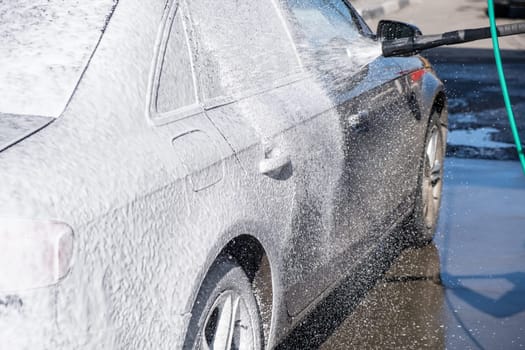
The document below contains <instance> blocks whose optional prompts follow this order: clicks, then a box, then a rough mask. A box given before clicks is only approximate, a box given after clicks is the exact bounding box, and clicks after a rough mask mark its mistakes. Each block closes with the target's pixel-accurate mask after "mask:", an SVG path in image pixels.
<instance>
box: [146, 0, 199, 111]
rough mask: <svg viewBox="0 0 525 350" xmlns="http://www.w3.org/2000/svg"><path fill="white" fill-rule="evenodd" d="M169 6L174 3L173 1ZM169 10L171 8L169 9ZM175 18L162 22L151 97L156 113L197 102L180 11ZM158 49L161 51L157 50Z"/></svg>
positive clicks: (178, 108)
mask: <svg viewBox="0 0 525 350" xmlns="http://www.w3.org/2000/svg"><path fill="white" fill-rule="evenodd" d="M172 6H176V5H175V4H173V5H172ZM172 11H173V10H172ZM175 11H176V12H175V17H174V18H173V20H172V21H171V22H170V19H168V22H167V23H166V25H167V26H168V27H167V28H166V29H165V34H164V40H163V44H162V45H161V50H162V48H163V45H165V51H164V55H163V56H160V55H159V58H158V60H159V61H158V62H157V66H158V67H157V71H158V72H159V71H160V76H159V77H158V78H157V80H158V85H157V90H156V94H155V98H154V106H155V110H156V112H157V113H167V112H171V111H176V110H180V109H184V108H185V107H187V106H191V105H195V104H196V103H197V94H196V88H195V83H194V79H193V70H192V62H191V56H190V51H189V48H188V44H187V39H186V38H187V37H186V32H185V30H184V25H183V22H182V21H183V19H182V14H181V13H182V12H181V11H180V9H175ZM161 52H162V51H161Z"/></svg>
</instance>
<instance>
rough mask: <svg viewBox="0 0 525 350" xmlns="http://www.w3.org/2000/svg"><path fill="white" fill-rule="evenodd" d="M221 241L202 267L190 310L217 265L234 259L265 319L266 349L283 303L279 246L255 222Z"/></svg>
mask: <svg viewBox="0 0 525 350" xmlns="http://www.w3.org/2000/svg"><path fill="white" fill-rule="evenodd" d="M220 237H221V239H219V240H218V241H217V243H216V244H215V247H214V248H213V249H212V251H211V252H210V253H209V257H208V259H207V262H206V264H205V266H202V269H201V271H202V272H201V274H200V276H201V277H200V278H199V280H198V281H197V282H196V283H195V289H194V291H193V293H192V296H191V299H190V300H188V306H189V309H190V310H192V309H193V306H194V305H195V302H196V301H197V296H198V294H199V290H200V288H201V286H202V285H203V283H204V281H205V280H206V278H207V277H208V275H209V272H210V270H211V269H212V268H213V266H214V264H217V263H218V262H219V261H221V260H222V259H225V258H226V259H232V260H234V261H235V262H236V263H237V264H239V265H240V266H241V268H242V269H243V271H244V272H245V273H246V275H247V276H248V279H249V281H250V283H251V285H252V288H253V291H254V294H255V298H256V300H257V304H258V306H259V311H260V314H261V318H262V324H263V335H264V344H265V345H266V346H267V345H268V344H269V341H270V339H272V335H273V334H274V333H275V329H274V328H275V324H276V319H275V318H276V316H277V315H276V314H277V312H276V310H277V309H278V308H279V307H278V304H279V303H280V302H281V301H280V300H279V295H278V293H276V290H278V289H279V281H280V279H279V276H278V271H279V269H278V266H275V263H276V261H277V259H276V257H277V255H276V254H277V252H278V249H274V248H276V245H277V243H276V242H274V241H273V240H272V235H270V234H269V233H268V232H266V231H265V230H264V228H263V227H262V226H261V225H260V224H258V223H254V222H249V223H248V222H243V223H238V224H236V225H234V226H232V227H231V228H230V229H229V230H227V231H226V232H224V233H223V234H222V235H221V236H220Z"/></svg>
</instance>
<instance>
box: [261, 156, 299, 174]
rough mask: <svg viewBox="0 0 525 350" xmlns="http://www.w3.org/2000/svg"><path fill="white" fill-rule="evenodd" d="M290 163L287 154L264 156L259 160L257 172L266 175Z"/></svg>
mask: <svg viewBox="0 0 525 350" xmlns="http://www.w3.org/2000/svg"><path fill="white" fill-rule="evenodd" d="M291 163H292V160H291V159H290V156H289V155H287V154H281V155H279V156H275V157H269V158H265V159H263V160H261V161H260V162H259V172H260V173H261V174H264V175H268V174H270V173H273V172H277V171H280V170H282V169H283V168H284V167H286V166H288V165H290V164H291Z"/></svg>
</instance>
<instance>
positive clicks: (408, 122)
mask: <svg viewBox="0 0 525 350" xmlns="http://www.w3.org/2000/svg"><path fill="white" fill-rule="evenodd" d="M287 4H288V6H289V8H290V16H291V18H292V22H293V23H294V24H295V27H296V28H297V32H298V34H297V39H296V40H297V41H298V42H300V43H301V44H300V45H299V47H300V49H301V52H302V55H303V56H304V57H305V58H304V60H305V61H306V62H307V63H308V69H309V72H310V73H311V74H313V75H314V76H315V77H316V78H317V81H318V82H319V84H320V85H321V86H322V87H323V89H324V91H325V92H326V94H327V95H328V96H329V97H330V99H331V101H332V103H333V106H334V109H335V110H336V111H337V114H338V121H337V122H338V123H339V125H340V127H341V130H342V136H341V137H342V139H343V150H344V170H343V173H342V175H341V177H340V179H339V182H338V183H337V185H336V189H337V190H336V193H335V195H334V202H333V205H334V226H333V230H332V231H331V232H330V248H329V249H330V251H331V252H332V259H333V260H332V264H331V265H330V266H331V268H332V269H331V271H330V272H329V273H330V275H332V276H343V275H344V274H345V271H346V268H347V266H348V261H355V259H358V258H359V257H360V255H362V254H364V253H366V252H367V251H368V250H369V249H371V247H372V246H373V245H374V244H377V242H378V237H379V236H381V235H382V234H384V233H385V232H387V231H388V229H389V227H390V226H391V225H392V224H393V222H395V221H396V220H397V219H398V218H399V217H400V216H401V215H402V214H403V213H404V211H405V209H407V208H408V205H409V202H410V201H409V200H408V198H409V197H410V194H411V192H410V190H411V189H412V188H413V187H414V183H412V180H413V178H410V177H409V176H407V173H410V172H411V171H413V169H414V167H416V166H417V163H418V155H417V154H416V152H415V149H413V148H412V142H411V140H412V138H413V136H414V135H413V132H414V125H415V124H417V123H418V121H417V120H416V118H415V117H414V115H413V113H411V111H410V110H409V109H408V108H407V103H406V99H405V94H404V90H405V82H404V81H403V78H402V73H401V69H400V66H399V65H398V64H397V62H396V59H390V58H384V57H382V56H381V49H380V46H379V44H378V43H377V42H375V41H373V40H372V39H371V38H368V37H366V36H365V35H364V34H365V33H366V31H367V30H368V28H363V27H362V25H361V24H360V23H359V21H356V20H355V19H356V18H357V17H356V16H357V14H356V13H353V12H352V11H353V9H352V8H351V7H349V6H348V5H347V3H346V2H344V1H343V0H288V1H287Z"/></svg>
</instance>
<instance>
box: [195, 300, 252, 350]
mask: <svg viewBox="0 0 525 350" xmlns="http://www.w3.org/2000/svg"><path fill="white" fill-rule="evenodd" d="M199 348H200V349H201V350H230V349H232V350H233V349H255V327H254V324H253V321H252V317H251V315H250V312H249V310H248V307H247V306H246V302H245V301H244V299H243V298H242V297H241V296H240V295H239V294H238V293H236V292H235V291H231V290H228V291H224V292H223V293H221V294H220V295H219V296H218V297H217V299H216V300H215V302H214V303H213V306H212V307H211V308H210V311H209V313H208V315H207V316H206V321H205V322H204V327H203V329H202V331H201V336H200V347H199Z"/></svg>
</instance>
